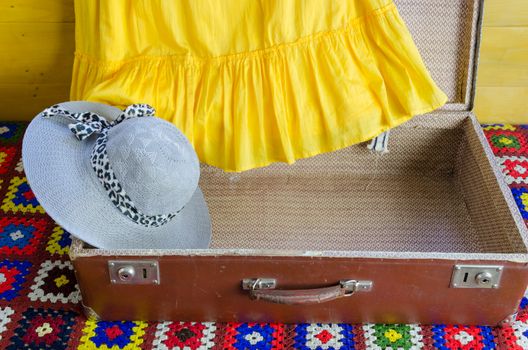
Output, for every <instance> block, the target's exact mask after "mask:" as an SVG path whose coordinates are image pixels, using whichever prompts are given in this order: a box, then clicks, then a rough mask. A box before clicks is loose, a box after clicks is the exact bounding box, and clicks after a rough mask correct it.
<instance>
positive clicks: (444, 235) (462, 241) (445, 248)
mask: <svg viewBox="0 0 528 350" xmlns="http://www.w3.org/2000/svg"><path fill="white" fill-rule="evenodd" d="M389 150H390V152H389V153H388V154H384V155H379V154H374V153H372V152H370V151H369V150H367V149H366V147H365V144H360V145H355V146H352V147H348V148H346V149H343V150H340V151H337V152H332V153H327V154H322V155H319V156H316V157H312V158H307V159H303V160H300V161H298V162H296V163H295V164H293V165H285V164H275V165H272V166H269V167H266V168H262V169H256V170H252V171H248V172H244V173H242V174H232V173H231V174H230V173H224V172H221V171H218V170H216V169H215V168H212V167H208V166H204V167H203V168H202V177H201V182H200V186H201V188H202V190H203V192H204V194H205V197H206V200H207V203H208V205H209V210H210V214H211V219H212V224H213V239H212V244H211V248H212V249H257V250H258V249H266V250H307V251H392V252H444V253H526V247H525V245H524V243H523V241H522V239H521V237H520V235H519V231H518V228H517V226H516V223H515V221H514V220H513V218H512V216H511V213H510V212H509V208H508V203H507V202H506V200H505V199H504V197H503V195H502V192H501V190H500V186H499V185H498V183H497V181H496V178H495V175H494V173H493V168H492V167H491V165H490V163H489V161H488V160H487V158H486V153H485V152H484V149H483V146H482V144H481V142H480V140H479V137H478V136H477V134H476V131H475V130H474V128H473V124H472V122H471V120H470V119H469V118H467V119H464V118H462V120H461V121H460V122H459V123H458V124H456V126H454V127H449V128H442V127H420V126H417V125H414V126H412V125H409V126H407V127H405V126H404V127H400V128H396V129H394V130H393V131H392V132H391V138H390V141H389ZM479 157H480V158H479Z"/></svg>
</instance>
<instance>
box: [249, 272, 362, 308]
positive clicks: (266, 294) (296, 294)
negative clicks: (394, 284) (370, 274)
mask: <svg viewBox="0 0 528 350" xmlns="http://www.w3.org/2000/svg"><path fill="white" fill-rule="evenodd" d="M263 281H264V282H263ZM270 281H271V282H270ZM275 284H276V283H275V280H273V279H260V278H257V279H245V280H244V281H243V282H242V286H243V289H246V290H249V297H250V298H251V299H255V300H265V301H269V302H272V303H276V304H286V305H305V304H318V303H324V302H326V301H331V300H335V299H339V298H343V297H349V296H351V295H352V294H354V293H355V292H357V291H362V292H367V291H370V290H371V289H372V282H371V281H356V280H343V281H340V282H339V283H338V284H337V285H335V286H331V287H323V288H314V289H293V290H292V289H290V290H283V289H274V288H275Z"/></svg>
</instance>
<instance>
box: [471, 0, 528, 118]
mask: <svg viewBox="0 0 528 350" xmlns="http://www.w3.org/2000/svg"><path fill="white" fill-rule="evenodd" d="M484 8H485V11H484V28H483V32H482V42H481V48H480V63H479V72H478V80H477V95H476V100H475V108H474V110H475V114H476V115H477V116H478V117H479V120H481V121H482V122H509V123H516V124H528V0H485V4H484Z"/></svg>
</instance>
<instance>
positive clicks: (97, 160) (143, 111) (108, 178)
mask: <svg viewBox="0 0 528 350" xmlns="http://www.w3.org/2000/svg"><path fill="white" fill-rule="evenodd" d="M154 114H155V110H154V108H152V107H151V106H149V105H147V104H134V105H130V106H128V107H127V108H126V109H125V110H124V111H123V112H122V113H121V114H120V115H119V116H118V117H117V119H115V120H114V121H112V122H109V121H107V120H106V119H105V118H103V117H101V116H99V115H97V114H95V113H92V112H81V113H71V112H69V111H67V110H65V109H63V108H61V107H60V106H59V105H54V106H51V107H49V108H47V109H45V110H44V111H43V112H42V114H41V115H42V117H44V118H50V117H57V116H59V117H65V118H68V119H69V120H71V121H72V123H70V124H68V128H69V129H70V130H71V132H72V133H73V134H74V135H75V137H76V138H77V139H78V140H79V141H83V140H85V139H87V138H88V137H90V136H91V135H92V134H94V133H96V134H99V136H98V137H97V140H96V142H95V145H94V148H93V150H92V154H91V157H90V160H91V163H92V168H93V170H94V171H95V173H96V175H97V178H98V179H99V181H100V182H101V184H102V185H103V187H104V189H105V190H106V193H107V194H108V198H110V200H111V201H112V203H113V204H114V205H115V207H116V208H117V209H119V211H121V213H123V214H124V215H125V216H126V217H128V218H129V219H130V220H132V221H133V222H135V223H136V224H138V225H142V226H145V227H160V226H162V225H164V224H166V223H167V222H169V221H170V220H171V219H172V218H174V217H175V216H176V215H177V214H178V213H179V212H180V211H181V210H182V209H183V208H181V209H180V210H178V211H177V212H176V213H171V214H160V215H146V214H143V213H141V211H140V210H139V209H138V208H137V207H136V205H135V204H134V202H133V201H132V200H131V199H130V197H129V196H128V195H127V194H126V192H125V190H124V188H123V186H121V184H120V183H119V181H118V179H117V177H116V176H115V173H114V171H113V169H112V166H111V165H110V161H109V159H108V153H107V151H106V144H107V141H108V130H109V129H110V128H112V127H113V126H115V125H117V124H119V123H121V122H123V121H124V120H127V119H130V118H140V117H151V116H154Z"/></svg>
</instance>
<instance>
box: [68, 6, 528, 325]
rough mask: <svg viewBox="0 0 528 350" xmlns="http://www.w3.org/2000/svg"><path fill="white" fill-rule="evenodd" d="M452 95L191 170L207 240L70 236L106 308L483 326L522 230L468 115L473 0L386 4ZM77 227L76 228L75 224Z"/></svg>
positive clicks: (513, 277)
mask: <svg viewBox="0 0 528 350" xmlns="http://www.w3.org/2000/svg"><path fill="white" fill-rule="evenodd" d="M396 4H397V6H398V9H399V11H400V13H401V14H402V16H403V18H404V19H405V20H406V22H407V25H408V27H409V29H410V31H411V32H412V34H413V36H414V39H415V41H416V43H417V46H418V48H419V49H420V51H421V53H422V56H423V58H424V60H425V62H426V64H427V66H428V68H429V70H430V71H431V74H432V75H433V78H434V79H435V81H436V82H437V83H438V84H439V86H440V87H441V88H442V89H443V91H444V92H446V94H447V95H448V96H449V100H450V102H449V103H448V104H447V105H446V106H445V107H444V108H443V109H442V110H439V111H436V112H434V113H430V114H428V115H423V116H419V117H416V118H415V119H413V120H412V121H410V122H408V123H406V124H404V125H403V126H400V127H398V128H396V129H394V130H392V131H391V137H390V141H389V149H390V152H389V153H387V154H383V155H380V154H376V153H372V152H371V151H369V150H368V149H367V148H366V146H365V144H360V145H355V146H352V147H348V148H346V149H343V150H340V151H337V152H333V153H328V154H323V155H319V156H316V157H313V158H309V159H304V160H300V161H298V162H297V163H295V164H294V165H291V166H288V165H283V164H275V165H272V166H269V167H266V168H262V169H257V170H251V171H248V172H244V173H241V174H228V173H223V172H222V171H220V170H218V169H215V168H212V167H208V166H203V167H202V174H201V180H200V186H201V188H202V190H203V192H204V194H205V197H206V200H207V202H208V205H209V210H210V214H211V218H212V224H213V238H212V244H211V247H210V249H207V250H111V251H110V250H101V249H95V248H93V247H90V246H88V245H86V244H85V243H83V242H81V241H79V240H74V242H73V245H72V249H71V253H70V254H71V259H72V261H73V265H74V268H75V272H76V276H77V279H78V283H79V286H80V289H81V293H82V299H83V305H84V306H85V310H86V312H87V314H89V315H92V316H94V317H98V318H100V319H105V320H121V319H127V320H133V319H134V320H135V319H142V320H192V321H254V322H265V321H276V322H278V321H280V322H287V323H289V322H350V323H359V322H375V323H454V324H487V325H495V324H499V323H501V322H502V321H507V320H509V319H510V318H511V316H512V314H513V313H514V312H515V310H516V309H517V306H518V303H519V301H520V299H521V297H522V295H523V293H524V291H525V288H526V285H527V284H528V268H527V262H528V249H527V242H528V232H527V229H526V227H525V224H524V223H523V221H522V218H521V216H520V213H519V212H518V209H517V207H516V205H515V202H514V200H513V197H512V195H511V193H510V191H509V189H508V187H507V186H506V184H505V183H504V182H503V180H502V175H501V173H500V170H499V169H498V167H497V166H496V165H495V164H494V160H493V155H492V152H491V150H490V148H489V146H488V144H487V141H486V139H485V137H484V135H483V133H482V131H481V129H480V126H479V125H478V122H477V120H476V119H475V117H474V116H473V115H472V113H471V112H470V110H471V107H472V102H473V96H474V94H473V92H474V88H475V71H476V65H477V61H478V60H477V58H478V46H479V45H478V44H479V35H480V23H481V14H482V3H481V2H480V1H478V0H474V1H471V0H449V1H446V0H430V1H421V0H397V1H396ZM73 234H75V232H73Z"/></svg>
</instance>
